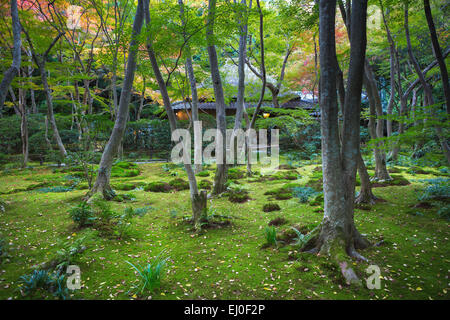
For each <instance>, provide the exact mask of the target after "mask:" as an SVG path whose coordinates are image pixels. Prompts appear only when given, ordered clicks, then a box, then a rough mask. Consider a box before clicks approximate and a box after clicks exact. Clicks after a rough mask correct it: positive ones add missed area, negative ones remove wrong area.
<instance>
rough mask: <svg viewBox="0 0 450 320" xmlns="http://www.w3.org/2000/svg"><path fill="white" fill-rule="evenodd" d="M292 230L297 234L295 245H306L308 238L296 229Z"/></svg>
mask: <svg viewBox="0 0 450 320" xmlns="http://www.w3.org/2000/svg"><path fill="white" fill-rule="evenodd" d="M291 228H292V230H294V232H295V234H296V235H297V238H295V245H296V246H299V247H302V246H303V245H305V244H306V241H307V236H306V235H304V234H303V233H301V232H300V231H298V230H297V229H295V228H294V227H291Z"/></svg>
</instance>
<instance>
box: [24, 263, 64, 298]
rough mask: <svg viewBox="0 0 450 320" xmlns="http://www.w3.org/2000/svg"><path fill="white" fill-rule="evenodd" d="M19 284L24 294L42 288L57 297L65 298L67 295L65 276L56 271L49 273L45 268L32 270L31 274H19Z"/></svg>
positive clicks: (30, 293) (31, 293) (27, 294)
mask: <svg viewBox="0 0 450 320" xmlns="http://www.w3.org/2000/svg"><path fill="white" fill-rule="evenodd" d="M19 284H20V288H21V291H22V293H23V294H24V295H25V296H30V295H33V294H34V293H36V292H37V291H38V290H43V291H47V292H49V293H51V294H52V295H53V296H54V297H56V298H59V299H63V300H66V299H67V298H68V297H69V290H68V289H67V287H66V281H65V276H64V275H60V274H59V273H56V272H55V273H49V272H48V271H47V270H34V271H33V273H31V274H26V275H23V276H21V277H20V278H19Z"/></svg>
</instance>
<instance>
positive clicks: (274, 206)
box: [263, 202, 281, 212]
mask: <svg viewBox="0 0 450 320" xmlns="http://www.w3.org/2000/svg"><path fill="white" fill-rule="evenodd" d="M279 210H281V208H280V206H279V205H278V203H275V202H269V203H266V204H265V205H264V206H263V211H264V212H272V211H279Z"/></svg>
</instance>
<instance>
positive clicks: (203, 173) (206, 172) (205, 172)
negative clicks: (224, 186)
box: [196, 171, 209, 177]
mask: <svg viewBox="0 0 450 320" xmlns="http://www.w3.org/2000/svg"><path fill="white" fill-rule="evenodd" d="M196 176H197V177H209V172H208V171H200V172H199V173H197V174H196Z"/></svg>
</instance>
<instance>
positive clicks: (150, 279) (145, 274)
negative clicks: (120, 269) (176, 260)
mask: <svg viewBox="0 0 450 320" xmlns="http://www.w3.org/2000/svg"><path fill="white" fill-rule="evenodd" d="M169 258H170V257H169V256H167V255H166V251H165V250H163V251H161V252H160V253H159V254H158V255H157V256H156V257H155V258H154V259H153V261H152V262H150V263H148V264H147V265H146V266H145V267H142V266H141V265H139V264H137V266H136V265H134V264H132V263H131V262H129V261H125V262H126V263H128V264H129V265H130V266H132V267H133V269H134V270H136V272H137V277H138V279H139V284H138V285H137V286H136V287H135V288H134V289H136V291H137V292H136V293H139V294H142V293H143V292H144V291H150V292H151V291H153V290H154V289H156V288H159V287H160V285H161V278H162V273H163V270H164V267H165V266H166V264H167V261H168V260H169Z"/></svg>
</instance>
